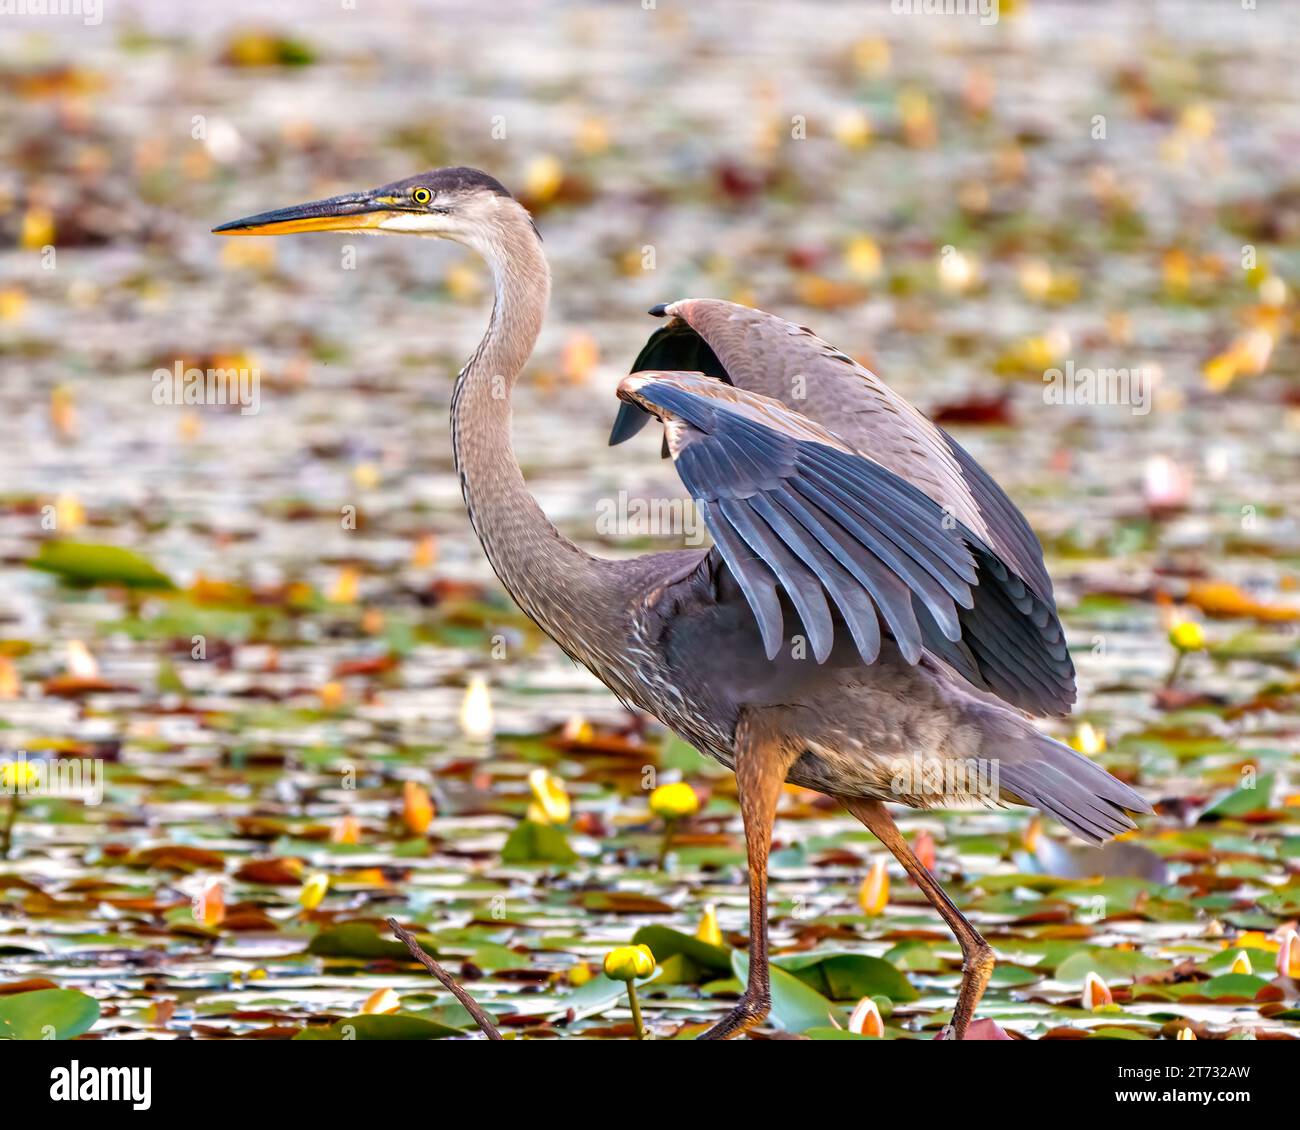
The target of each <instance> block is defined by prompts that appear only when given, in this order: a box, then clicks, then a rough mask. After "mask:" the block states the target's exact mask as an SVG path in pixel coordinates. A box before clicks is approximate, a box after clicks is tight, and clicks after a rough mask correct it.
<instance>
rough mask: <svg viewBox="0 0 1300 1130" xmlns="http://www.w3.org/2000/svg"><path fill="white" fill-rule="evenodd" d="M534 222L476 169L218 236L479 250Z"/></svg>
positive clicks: (335, 199)
mask: <svg viewBox="0 0 1300 1130" xmlns="http://www.w3.org/2000/svg"><path fill="white" fill-rule="evenodd" d="M521 221H522V222H523V223H525V224H529V223H531V221H530V220H529V219H528V213H527V212H525V211H524V209H523V207H522V206H521V205H520V204H519V203H518V202H517V201H516V200H515V199H514V197H512V196H511V195H510V193H509V192H507V191H506V189H505V187H504V186H503V185H502V184H501V182H500V181H498V180H496V179H495V178H494V177H490V176H488V174H487V173H483V172H479V170H478V169H468V168H452V169H434V170H433V171H432V172H428V173H420V174H418V175H416V176H413V177H407V179H406V180H399V181H394V182H393V183H392V184H386V185H384V186H382V187H381V188H372V189H369V190H368V191H364V192H348V193H344V194H343V195H342V196H331V197H330V198H329V199H327V200H314V201H312V202H311V203H310V204H297V205H294V206H293V207H290V208H278V209H276V210H275V211H273V212H262V213H260V214H258V215H256V216H246V217H244V219H242V220H234V221H232V222H231V223H228V224H222V225H221V226H220V227H218V228H213V229H212V230H213V231H214V232H216V233H217V234H218V235H288V234H290V233H292V232H311V231H340V232H353V233H363V234H379V233H389V234H395V235H428V236H437V237H438V238H441V239H451V240H455V241H456V242H457V243H464V244H468V245H469V246H471V247H477V248H481V247H482V246H484V244H485V243H487V242H490V241H491V239H492V238H493V236H494V234H495V233H496V232H498V231H499V230H500V229H501V228H502V227H504V226H511V227H514V226H517V225H518V224H519V223H520V222H521Z"/></svg>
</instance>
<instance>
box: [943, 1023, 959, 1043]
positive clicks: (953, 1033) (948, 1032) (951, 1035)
mask: <svg viewBox="0 0 1300 1130" xmlns="http://www.w3.org/2000/svg"><path fill="white" fill-rule="evenodd" d="M958 1038H959V1037H958V1036H957V1028H956V1026H955V1025H953V1024H945V1025H944V1026H943V1027H942V1028H940V1029H939V1039H941V1040H956V1039H958Z"/></svg>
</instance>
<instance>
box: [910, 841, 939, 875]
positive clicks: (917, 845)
mask: <svg viewBox="0 0 1300 1130" xmlns="http://www.w3.org/2000/svg"><path fill="white" fill-rule="evenodd" d="M912 850H913V851H914V852H915V853H916V858H917V859H919V860H920V861H921V866H922V867H924V868H925V869H926V870H927V871H933V870H934V863H935V851H934V837H933V836H932V835H930V833H929V832H926V831H921V832H917V834H916V839H915V840H913V841H912Z"/></svg>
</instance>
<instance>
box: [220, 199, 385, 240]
mask: <svg viewBox="0 0 1300 1130" xmlns="http://www.w3.org/2000/svg"><path fill="white" fill-rule="evenodd" d="M401 211H402V209H401V208H400V207H399V202H398V200H397V198H396V197H393V196H379V195H376V194H375V193H373V192H349V193H347V194H346V195H344V196H331V197H330V198H329V199H328V200H314V201H312V203H310V204H297V205H295V206H294V207H292V208H277V209H276V210H275V211H274V212H262V213H260V214H258V215H256V216H245V217H244V218H243V219H242V220H232V221H231V222H230V223H228V224H222V225H221V226H220V227H219V228H213V229H212V230H213V232H215V233H216V234H217V235H289V234H290V233H292V232H303V231H364V230H365V229H367V228H377V227H379V225H380V224H382V223H383V222H384V221H385V220H387V219H389V218H390V217H392V216H395V215H397V214H398V213H400V212H401Z"/></svg>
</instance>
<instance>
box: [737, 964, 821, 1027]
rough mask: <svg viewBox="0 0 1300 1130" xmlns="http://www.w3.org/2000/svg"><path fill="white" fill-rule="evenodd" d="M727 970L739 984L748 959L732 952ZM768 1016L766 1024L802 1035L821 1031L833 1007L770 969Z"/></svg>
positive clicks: (777, 968)
mask: <svg viewBox="0 0 1300 1130" xmlns="http://www.w3.org/2000/svg"><path fill="white" fill-rule="evenodd" d="M731 966H732V968H733V969H734V970H735V972H736V977H737V978H738V979H739V980H740V981H741V983H742V984H744V983H747V982H748V980H749V955H748V954H747V953H742V952H741V951H740V950H735V951H734V952H733V953H732V955H731ZM771 972H772V1012H771V1015H770V1017H769V1019H770V1022H771V1023H772V1024H774V1025H776V1027H778V1028H780V1029H782V1030H784V1031H786V1032H804V1031H806V1030H807V1029H809V1028H824V1027H826V1026H827V1022H828V1019H829V1017H831V1016H833V1015H834V1014H835V1012H836V1009H835V1006H834V1005H833V1004H832V1003H831V1002H830V1001H829V1000H827V999H826V998H825V997H824V996H822V995H821V993H819V992H817V990H816V989H814V988H812V987H811V986H809V985H807V984H805V983H804V982H803V981H801V980H799V978H798V977H796V976H795V975H794V974H793V973H787V972H786V971H785V970H784V969H782V968H781V967H780V966H779V965H775V964H774V965H773V966H772V970H771Z"/></svg>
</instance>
